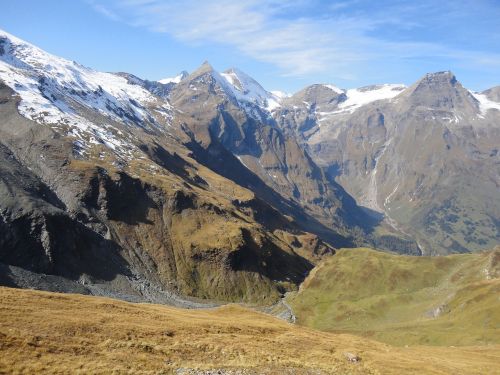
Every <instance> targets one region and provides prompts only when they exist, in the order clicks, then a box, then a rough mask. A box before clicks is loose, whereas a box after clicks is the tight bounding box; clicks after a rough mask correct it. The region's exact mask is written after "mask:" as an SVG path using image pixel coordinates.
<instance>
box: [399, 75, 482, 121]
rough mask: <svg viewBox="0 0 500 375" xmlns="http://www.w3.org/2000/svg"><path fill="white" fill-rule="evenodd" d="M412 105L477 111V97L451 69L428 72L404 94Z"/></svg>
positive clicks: (470, 112)
mask: <svg viewBox="0 0 500 375" xmlns="http://www.w3.org/2000/svg"><path fill="white" fill-rule="evenodd" d="M402 96H403V97H404V98H405V99H406V100H407V101H408V102H409V104H410V105H413V106H422V107H426V108H430V109H438V110H447V111H459V112H463V113H469V114H472V113H475V112H477V111H478V108H479V103H478V101H477V99H476V98H475V97H474V96H473V95H472V94H471V93H470V92H469V90H467V89H466V88H464V87H463V86H462V84H461V83H460V82H459V81H458V80H457V78H456V77H455V75H454V74H453V73H452V72H450V71H444V72H436V73H428V74H426V75H425V76H424V77H422V78H421V79H420V80H419V81H417V82H416V83H414V84H413V85H412V86H410V87H409V88H408V89H407V90H405V91H404V93H403V95H402Z"/></svg>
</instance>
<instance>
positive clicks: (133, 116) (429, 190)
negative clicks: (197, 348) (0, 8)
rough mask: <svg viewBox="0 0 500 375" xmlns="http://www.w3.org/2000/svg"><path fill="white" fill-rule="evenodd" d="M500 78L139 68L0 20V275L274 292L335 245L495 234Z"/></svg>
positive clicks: (134, 297) (138, 296)
mask: <svg viewBox="0 0 500 375" xmlns="http://www.w3.org/2000/svg"><path fill="white" fill-rule="evenodd" d="M499 124H500V87H496V88H492V89H490V90H486V91H484V92H482V93H475V92H471V91H469V90H467V89H466V88H464V87H463V86H462V85H461V84H460V83H459V82H458V81H457V79H456V77H455V76H454V75H453V74H452V73H451V72H438V73H433V74H427V75H426V76H425V77H423V78H421V79H420V80H419V81H418V82H416V83H415V84H413V85H411V86H409V87H406V86H404V85H394V84H384V85H374V86H368V87H363V88H358V89H351V90H344V89H340V88H337V87H335V86H333V85H330V84H316V85H311V86H309V87H306V88H304V89H303V90H301V91H299V92H297V93H295V94H293V95H286V94H283V93H280V92H269V91H267V90H265V89H264V88H263V87H262V86H261V85H260V84H259V83H258V82H257V81H255V80H254V79H252V78H251V77H249V76H248V75H246V74H245V73H243V72H241V71H240V70H238V69H236V68H233V69H229V70H227V71H225V72H222V73H219V72H217V71H216V70H214V69H213V67H212V66H210V64H209V63H207V62H205V63H203V64H202V65H201V66H200V67H199V68H198V69H197V70H195V71H194V72H192V73H190V74H188V73H186V72H182V73H181V74H180V75H178V76H177V77H174V78H168V79H164V80H160V81H158V82H156V81H149V80H144V79H141V78H139V77H136V76H134V75H132V74H129V73H123V72H122V73H103V72H98V71H95V70H93V69H90V68H87V67H84V66H82V65H80V64H78V63H76V62H74V61H69V60H66V59H63V58H59V57H56V56H53V55H51V54H49V53H47V52H45V51H43V50H41V49H39V48H37V47H36V46H33V45H31V44H29V43H27V42H25V41H22V40H20V39H18V38H16V37H14V36H12V35H10V34H8V33H6V32H3V31H0V233H1V235H0V268H1V269H2V272H0V283H1V284H3V285H9V286H20V287H34V288H40V289H46V290H52V291H69V292H78V293H83V294H94V295H106V296H112V297H118V298H122V299H126V300H131V301H144V300H145V301H156V302H164V303H171V304H174V305H179V306H195V305H196V304H198V303H200V301H199V300H197V299H195V298H202V299H210V300H217V301H245V302H250V303H257V304H272V303H274V302H276V301H278V299H279V298H280V297H281V296H282V295H283V294H284V293H286V292H290V291H294V290H297V289H298V286H299V285H300V284H301V282H302V281H303V280H304V278H305V277H306V276H307V275H308V273H309V271H310V270H311V269H313V267H314V266H315V264H317V263H318V262H319V261H320V260H321V259H323V258H325V257H329V256H330V255H332V254H334V253H335V251H336V249H337V248H340V247H356V246H370V247H373V248H378V249H382V250H388V251H393V252H398V253H403V254H411V255H445V254H449V253H463V252H474V251H479V250H482V249H488V248H492V247H493V246H494V245H496V244H498V243H499V242H500V199H499V198H500V193H499V191H500V189H499V185H500V155H499V152H498V145H499V144H500V126H499Z"/></svg>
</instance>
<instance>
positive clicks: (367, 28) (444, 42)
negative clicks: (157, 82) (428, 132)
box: [0, 0, 500, 92]
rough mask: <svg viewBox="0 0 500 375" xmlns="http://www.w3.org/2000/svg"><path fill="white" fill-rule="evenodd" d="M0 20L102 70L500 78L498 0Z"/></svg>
mask: <svg viewBox="0 0 500 375" xmlns="http://www.w3.org/2000/svg"><path fill="white" fill-rule="evenodd" d="M0 28H2V29H4V30H6V31H8V32H10V33H12V34H14V35H16V36H18V37H20V38H22V39H25V40H27V41H30V42H32V43H33V44H36V45H38V46H39V47H41V48H43V49H45V50H47V51H49V52H51V53H53V54H56V55H59V56H63V57H66V58H69V59H72V60H75V61H78V62H80V63H82V64H84V65H86V66H90V67H92V68H95V69H98V70H103V71H126V72H130V73H133V74H136V75H138V76H139V77H142V78H148V79H161V78H164V77H168V76H173V75H176V74H177V73H178V72H179V71H181V70H187V71H193V70H194V69H196V68H197V67H198V66H199V65H200V64H201V63H202V62H203V61H204V60H208V61H209V62H210V63H211V64H212V65H213V66H214V67H215V68H216V69H217V70H219V71H222V70H225V69H227V68H230V67H233V66H235V67H238V68H240V69H241V70H243V71H245V72H246V73H248V74H249V75H251V76H253V77H254V78H256V79H257V80H258V81H259V82H260V83H261V84H262V85H263V86H264V87H265V88H266V89H269V90H283V91H287V92H294V91H297V90H299V89H300V88H302V87H304V86H305V85H307V84H311V83H332V84H335V85H337V86H339V87H343V88H352V87H359V86H363V85H368V84H373V83H385V82H388V83H406V84H411V83H412V82H414V81H415V80H417V79H418V78H420V77H421V76H422V75H423V74H425V73H427V72H433V71H441V70H452V71H453V72H454V73H455V74H456V75H457V78H458V79H459V80H460V81H461V82H462V83H463V84H464V85H465V86H466V87H468V88H470V89H473V90H478V91H479V90H483V89H486V88H489V87H492V86H496V85H500V0H456V1H449V0H439V1H437V0H421V1H401V0H379V1H373V0H339V1H320V0H291V1H284V0H283V1H279V0H267V1H263V0H239V1H237V0H232V1H230V0H213V1H212V0H185V1H170V0H71V1H69V0H68V1H61V0H44V1H40V0H16V1H5V2H3V4H2V6H1V12H0Z"/></svg>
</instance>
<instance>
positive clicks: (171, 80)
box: [158, 70, 189, 85]
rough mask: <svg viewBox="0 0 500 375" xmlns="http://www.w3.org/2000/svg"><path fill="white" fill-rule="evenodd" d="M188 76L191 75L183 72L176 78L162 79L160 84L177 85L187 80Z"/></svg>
mask: <svg viewBox="0 0 500 375" xmlns="http://www.w3.org/2000/svg"><path fill="white" fill-rule="evenodd" d="M188 75H189V73H188V72H186V71H185V70H183V71H182V72H180V73H179V74H178V75H176V76H175V77H170V78H164V79H160V80H159V81H158V82H160V83H163V84H164V85H166V84H168V83H176V84H177V83H179V82H180V81H182V80H183V79H184V78H186V77H187V76H188Z"/></svg>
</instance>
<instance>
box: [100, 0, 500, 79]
mask: <svg viewBox="0 0 500 375" xmlns="http://www.w3.org/2000/svg"><path fill="white" fill-rule="evenodd" d="M358 2H359V0H352V1H345V2H339V3H337V4H336V5H332V6H331V7H330V9H329V13H328V14H327V15H326V16H323V17H321V18H318V17H312V16H307V15H306V16H303V17H297V16H295V17H292V18H287V17H286V14H287V12H293V11H296V12H297V11H300V10H301V9H306V8H307V7H308V4H307V2H306V1H301V0H297V1H292V2H288V3H286V2H281V1H264V0H241V1H239V2H234V1H228V0H218V1H201V0H188V1H186V2H183V3H182V4H179V3H178V2H173V1H159V0H125V1H111V2H108V3H107V5H104V4H103V3H101V2H99V1H97V0H94V1H92V3H91V4H92V6H93V7H94V8H95V9H96V10H97V11H99V12H100V13H102V14H105V15H108V16H109V17H110V18H112V19H115V20H116V19H118V18H121V19H129V20H130V21H129V23H131V24H132V25H134V26H136V27H143V28H147V29H149V30H151V31H153V32H159V33H166V34H168V35H170V36H172V37H173V38H175V39H177V40H179V41H182V42H185V43H190V44H208V43H217V44H220V45H226V46H230V47H233V48H235V49H236V50H237V51H239V52H240V53H241V54H243V55H245V56H248V57H251V58H253V59H255V60H257V61H260V62H265V63H269V64H272V65H273V66H275V67H278V68H279V70H280V71H281V73H282V75H284V76H299V77H300V76H307V75H312V74H317V73H325V72H339V74H338V76H340V75H342V76H343V77H351V79H355V78H356V77H357V76H358V75H360V74H363V67H364V66H366V65H368V64H373V63H374V62H379V63H380V62H383V61H390V62H391V63H394V62H397V61H400V62H401V63H404V61H405V60H407V59H418V58H424V57H435V58H446V59H450V60H452V61H454V62H455V63H456V64H458V65H459V64H462V65H469V66H474V67H478V68H481V67H485V68H486V67H487V68H499V67H500V54H496V53H487V52H477V51H469V50H460V49H456V48H451V47H448V46H446V45H443V44H441V43H435V42H422V41H418V40H398V41H392V40H390V38H389V39H387V38H383V37H381V36H377V33H376V32H375V31H376V30H380V29H381V28H396V29H401V30H405V29H406V30H411V29H413V28H418V27H425V24H424V25H422V24H420V23H419V22H418V21H414V20H413V21H412V15H413V16H414V15H415V13H417V12H424V13H426V12H427V13H429V18H432V16H433V15H435V14H434V13H433V10H434V8H432V6H433V5H430V4H435V2H431V3H429V2H425V1H424V2H422V3H420V4H418V5H412V6H401V5H395V6H392V7H390V9H389V10H384V12H374V13H371V14H370V15H369V16H368V15H366V14H362V13H359V14H354V15H352V14H347V15H346V14H344V13H342V10H345V9H347V8H349V7H350V6H352V5H353V4H356V3H358ZM445 3H446V2H444V3H443V4H445ZM399 4H400V3H399ZM443 4H441V5H437V6H435V8H436V9H437V8H443V7H445V5H446V4H445V5H443ZM449 9H450V10H451V11H452V12H453V13H452V15H453V17H460V16H463V14H459V10H458V9H457V7H456V6H453V7H449ZM439 11H443V10H442V9H441V10H439ZM462 12H463V11H462ZM424 21H425V20H424ZM340 72H341V73H340Z"/></svg>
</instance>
